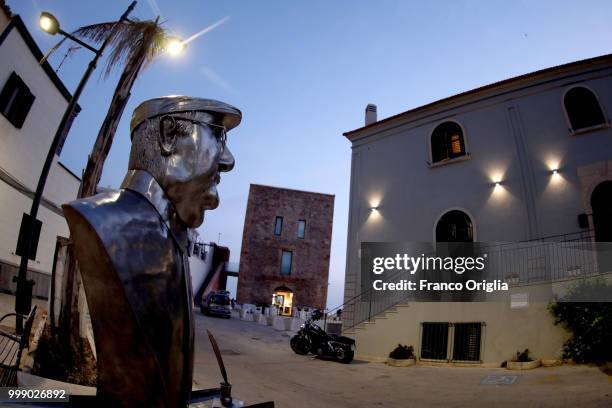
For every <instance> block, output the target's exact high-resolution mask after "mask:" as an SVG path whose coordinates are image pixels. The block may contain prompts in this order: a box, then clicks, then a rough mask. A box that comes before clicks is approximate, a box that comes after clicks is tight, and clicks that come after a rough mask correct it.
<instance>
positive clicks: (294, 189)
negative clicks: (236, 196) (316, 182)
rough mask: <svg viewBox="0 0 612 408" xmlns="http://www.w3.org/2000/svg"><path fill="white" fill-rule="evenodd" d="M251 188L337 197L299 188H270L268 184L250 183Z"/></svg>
mask: <svg viewBox="0 0 612 408" xmlns="http://www.w3.org/2000/svg"><path fill="white" fill-rule="evenodd" d="M250 187H265V188H273V189H276V190H286V191H295V192H298V193H307V194H317V195H323V196H329V197H336V195H335V194H328V193H319V192H318V191H307V190H299V189H297V188H288V187H277V186H270V185H267V184H257V183H250Z"/></svg>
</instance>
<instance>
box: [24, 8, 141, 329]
mask: <svg viewBox="0 0 612 408" xmlns="http://www.w3.org/2000/svg"><path fill="white" fill-rule="evenodd" d="M136 3H137V2H136V1H133V2H132V4H130V5H129V7H128V8H127V10H125V12H124V13H123V15H122V16H121V18H120V19H119V21H118V22H116V23H115V24H118V23H121V22H123V21H125V20H127V18H128V15H129V14H130V13H131V12H132V10H133V9H134V7H135V6H136ZM39 24H40V28H41V29H42V30H43V31H45V32H47V33H49V34H51V35H55V34H61V35H63V36H65V37H67V38H70V39H71V40H72V41H75V42H76V43H78V44H79V45H82V46H83V47H85V48H87V49H88V50H90V51H91V52H93V53H94V54H95V56H94V58H93V59H92V60H91V62H90V63H89V66H88V67H87V70H86V71H85V74H83V78H81V82H79V85H78V86H77V88H76V90H75V91H74V94H73V95H72V99H70V103H68V106H67V107H66V111H65V112H64V116H62V120H61V121H60V124H59V126H58V127H57V130H56V131H55V136H54V137H53V141H52V142H51V146H50V147H49V152H48V153H47V158H46V159H45V162H44V164H43V168H42V170H41V173H40V177H39V179H38V184H37V186H36V192H35V194H34V198H33V199H32V207H31V209H30V214H29V220H30V222H29V223H22V226H21V228H22V231H20V233H19V235H20V236H23V237H24V238H25V241H24V244H25V245H24V246H23V250H22V252H21V261H20V263H19V273H18V275H17V276H15V277H13V281H15V282H17V290H16V296H15V312H16V315H17V316H16V322H15V328H16V330H17V332H18V333H21V332H22V331H23V315H25V314H27V313H29V312H30V308H31V304H32V286H33V285H34V281H32V280H28V279H27V273H28V259H29V257H30V253H31V252H32V251H33V250H34V249H35V248H36V247H37V246H38V242H37V241H38V240H37V239H32V238H33V237H34V236H35V235H38V234H34V233H33V232H34V230H35V228H34V227H33V226H34V224H35V223H36V216H37V215H38V208H39V206H40V200H41V199H42V195H43V191H44V189H45V184H46V182H47V177H48V176H49V170H50V169H51V164H52V163H53V157H54V156H55V152H56V151H57V146H58V145H59V142H60V139H61V137H62V135H63V134H64V132H65V130H66V127H67V126H68V124H69V123H70V118H71V116H72V115H73V111H74V109H75V107H76V104H77V101H78V100H79V97H80V96H81V92H83V88H85V85H86V84H87V81H88V80H89V77H90V76H91V74H92V72H93V71H94V70H95V69H96V65H97V63H98V60H99V59H100V57H101V56H102V53H103V52H104V49H105V48H106V46H107V45H108V43H109V41H110V36H109V37H107V38H106V40H104V42H103V43H102V45H101V46H100V48H99V49H96V48H94V47H92V46H90V45H89V44H86V43H84V42H83V41H81V40H80V39H78V38H76V37H75V36H73V35H71V34H69V33H66V32H65V31H63V30H62V29H61V28H60V25H59V21H58V20H57V18H55V16H53V15H52V14H51V13H48V12H43V13H42V14H41V16H40V20H39ZM26 224H29V225H28V226H27V227H26V228H25V229H26V230H25V231H24V230H23V229H24V225H26ZM51 301H52V302H53V301H54V300H53V299H51Z"/></svg>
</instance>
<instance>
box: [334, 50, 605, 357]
mask: <svg viewBox="0 0 612 408" xmlns="http://www.w3.org/2000/svg"><path fill="white" fill-rule="evenodd" d="M609 112H612V55H605V56H601V57H597V58H592V59H588V60H583V61H578V62H574V63H570V64H566V65H561V66H557V67H553V68H549V69H544V70H541V71H538V72H534V73H531V74H527V75H522V76H519V77H516V78H512V79H508V80H505V81H501V82H498V83H494V84H491V85H488V86H484V87H482V88H478V89H474V90H471V91H468V92H464V93H461V94H458V95H455V96H452V97H449V98H446V99H442V100H439V101H436V102H433V103H430V104H428V105H425V106H422V107H419V108H416V109H412V110H409V111H406V112H403V113H400V114H398V115H395V116H392V117H389V118H387V119H384V120H380V121H376V107H375V106H373V105H369V106H368V108H367V109H366V126H364V127H362V128H359V129H356V130H352V131H350V132H347V133H345V134H344V136H346V138H347V139H348V140H349V141H350V142H351V145H352V167H351V192H350V208H349V230H348V243H347V261H346V282H345V301H348V302H349V303H351V302H350V299H352V298H354V297H355V296H357V297H358V296H359V294H360V292H361V285H360V279H361V278H360V265H359V264H360V259H359V254H360V252H359V249H360V244H361V242H368V241H396V242H399V241H427V242H435V241H481V242H484V241H489V242H518V241H525V240H541V241H544V240H547V239H552V240H556V241H563V240H569V239H573V238H576V237H579V239H593V238H595V239H596V240H597V241H612V129H611V128H610V119H609ZM552 236H555V237H554V238H550V237H552ZM600 272H604V271H600ZM523 283H524V282H523V281H521V282H520V284H519V285H518V286H517V287H518V289H520V290H522V291H530V290H534V288H535V287H537V285H535V286H534V285H529V284H527V283H525V285H522V284H523ZM518 289H517V290H518ZM389 303H391V302H389ZM356 306H358V305H356V304H355V302H353V303H352V304H349V305H347V306H346V307H345V315H344V316H345V318H346V321H345V327H344V329H345V331H346V333H348V334H349V335H351V336H353V337H355V338H356V340H357V350H358V353H359V354H362V355H368V356H373V357H385V356H386V355H387V354H388V353H389V351H391V349H392V348H393V347H394V346H395V345H397V344H398V343H402V344H412V345H413V346H414V347H415V351H416V353H417V355H418V356H420V357H421V358H424V356H423V355H424V354H427V353H423V342H424V336H425V334H424V333H425V332H426V331H428V330H430V329H432V327H433V326H427V324H429V323H440V324H442V325H441V326H440V325H438V326H437V327H438V329H440V330H441V331H443V332H444V333H443V334H442V335H441V336H442V337H443V338H440V339H441V340H440V341H442V343H443V344H445V347H448V352H446V350H444V351H445V352H446V353H445V354H444V353H443V354H444V355H443V356H442V357H441V358H435V359H439V360H447V361H453V360H457V359H456V358H454V356H453V345H452V342H453V335H456V334H457V333H453V331H452V330H450V331H445V330H446V329H445V327H447V326H448V327H453V326H454V327H459V326H458V324H461V323H467V322H469V323H473V322H478V323H479V324H480V326H479V327H478V331H477V332H478V338H477V341H478V353H477V354H478V355H477V356H476V357H477V358H471V359H470V360H475V361H477V362H484V363H491V364H493V363H496V364H497V363H499V362H501V361H503V360H505V359H506V358H509V357H511V356H512V354H513V353H514V352H515V351H516V350H522V349H524V348H529V349H530V350H532V351H533V353H534V354H535V355H537V356H539V357H541V358H558V357H559V355H560V354H561V347H562V343H563V341H564V340H565V338H566V336H567V334H566V333H565V332H563V330H561V329H560V328H559V327H556V326H553V322H552V318H551V316H550V315H549V314H548V312H547V311H546V309H545V306H546V305H545V304H536V303H531V304H529V307H527V308H525V309H511V308H510V305H509V304H501V303H495V304H489V303H487V304H477V303H408V304H401V302H400V304H399V305H396V306H395V307H392V308H389V309H384V308H383V309H381V310H377V311H376V313H374V315H373V316H367V315H364V313H362V312H360V311H358V310H357V309H356ZM368 318H369V320H370V321H369V322H366V321H367V320H368ZM444 324H446V325H447V326H444ZM426 326H427V327H426ZM461 327H464V326H461ZM434 328H435V327H434ZM432 330H433V329H432ZM457 330H459V329H457ZM428 333H429V332H428ZM430 334H431V333H429V334H427V336H429V335H430ZM427 341H429V340H427Z"/></svg>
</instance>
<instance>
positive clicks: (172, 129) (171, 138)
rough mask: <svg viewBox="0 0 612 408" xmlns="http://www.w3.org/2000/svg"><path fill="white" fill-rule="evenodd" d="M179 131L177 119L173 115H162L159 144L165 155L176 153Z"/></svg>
mask: <svg viewBox="0 0 612 408" xmlns="http://www.w3.org/2000/svg"><path fill="white" fill-rule="evenodd" d="M177 131H178V129H177V128H176V120H174V118H173V117H172V116H168V115H166V116H162V118H161V119H160V121H159V146H160V147H161V152H162V154H163V155H164V156H168V155H170V154H172V153H174V148H175V147H176V137H177Z"/></svg>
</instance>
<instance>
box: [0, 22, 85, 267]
mask: <svg viewBox="0 0 612 408" xmlns="http://www.w3.org/2000/svg"><path fill="white" fill-rule="evenodd" d="M0 14H1V13H0ZM13 71H15V72H16V73H17V74H18V75H19V76H20V77H21V78H22V79H23V81H24V82H25V83H26V85H27V86H28V87H29V88H30V90H31V92H32V93H33V94H34V95H35V97H36V99H35V100H34V104H33V105H32V108H31V109H30V112H29V113H28V116H27V117H26V120H25V122H24V124H23V127H22V128H21V129H17V128H15V127H14V126H13V125H12V124H11V123H10V122H9V121H8V120H6V118H5V117H4V116H3V115H0V167H1V168H2V170H3V171H4V172H6V173H9V174H10V175H11V177H12V178H13V179H15V180H17V181H18V182H19V183H21V184H23V185H24V186H25V187H27V188H28V189H29V190H30V191H34V190H35V189H36V183H37V181H38V178H39V176H40V172H41V169H42V165H43V162H44V160H45V157H46V155H47V151H48V149H49V145H50V144H51V141H52V139H53V136H54V133H55V130H56V129H57V126H58V125H59V122H60V120H61V117H62V114H63V113H64V110H65V109H66V106H67V104H68V102H67V101H66V99H65V97H64V96H63V95H62V94H61V93H60V91H59V90H58V89H57V87H56V86H55V85H54V84H53V82H52V81H51V80H50V79H49V77H48V75H47V74H46V73H45V72H44V71H43V69H42V68H41V66H40V65H39V63H38V61H37V59H36V58H35V57H34V55H33V54H32V52H31V51H30V49H29V48H28V46H27V44H26V43H25V41H24V40H23V38H22V37H21V35H20V33H19V31H18V30H17V29H16V28H13V29H12V30H11V32H10V34H9V35H8V36H7V37H6V39H5V40H4V42H3V43H2V44H1V45H0V87H2V86H4V84H5V82H6V81H7V79H8V78H9V76H10V75H11V73H12V72H13ZM57 160H58V158H57V156H56V157H55V159H54V163H53V165H52V168H51V171H50V174H49V178H48V181H47V185H46V188H45V192H44V197H45V198H46V199H47V200H49V201H51V202H52V203H54V204H56V205H58V206H59V205H61V204H62V203H65V202H68V201H71V200H73V199H75V198H76V195H77V191H78V185H79V180H78V179H77V178H76V177H75V176H73V175H72V174H71V173H70V172H69V171H67V170H66V169H65V168H63V167H62V166H60V165H59V164H58V163H57ZM30 206H31V199H30V198H29V197H27V196H26V195H24V194H22V193H21V192H19V191H17V190H15V189H14V188H13V187H11V186H9V185H8V184H6V183H5V182H3V181H0V261H2V262H4V263H6V264H9V265H18V264H19V257H17V256H16V255H15V254H14V251H15V248H16V244H17V237H18V234H19V227H20V223H21V218H22V214H23V213H24V212H29V211H30ZM38 219H40V220H41V221H42V222H43V226H42V230H41V236H40V243H39V246H38V253H37V257H36V261H30V264H29V267H30V269H32V270H36V271H39V272H43V273H47V274H50V273H51V269H52V262H53V253H54V250H55V241H56V237H57V236H58V235H59V236H65V237H67V236H68V234H69V232H68V226H67V225H66V222H65V220H64V218H63V217H62V216H61V215H59V214H57V213H54V212H52V211H50V210H49V209H47V208H45V207H44V206H41V207H40V210H39V214H38Z"/></svg>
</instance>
